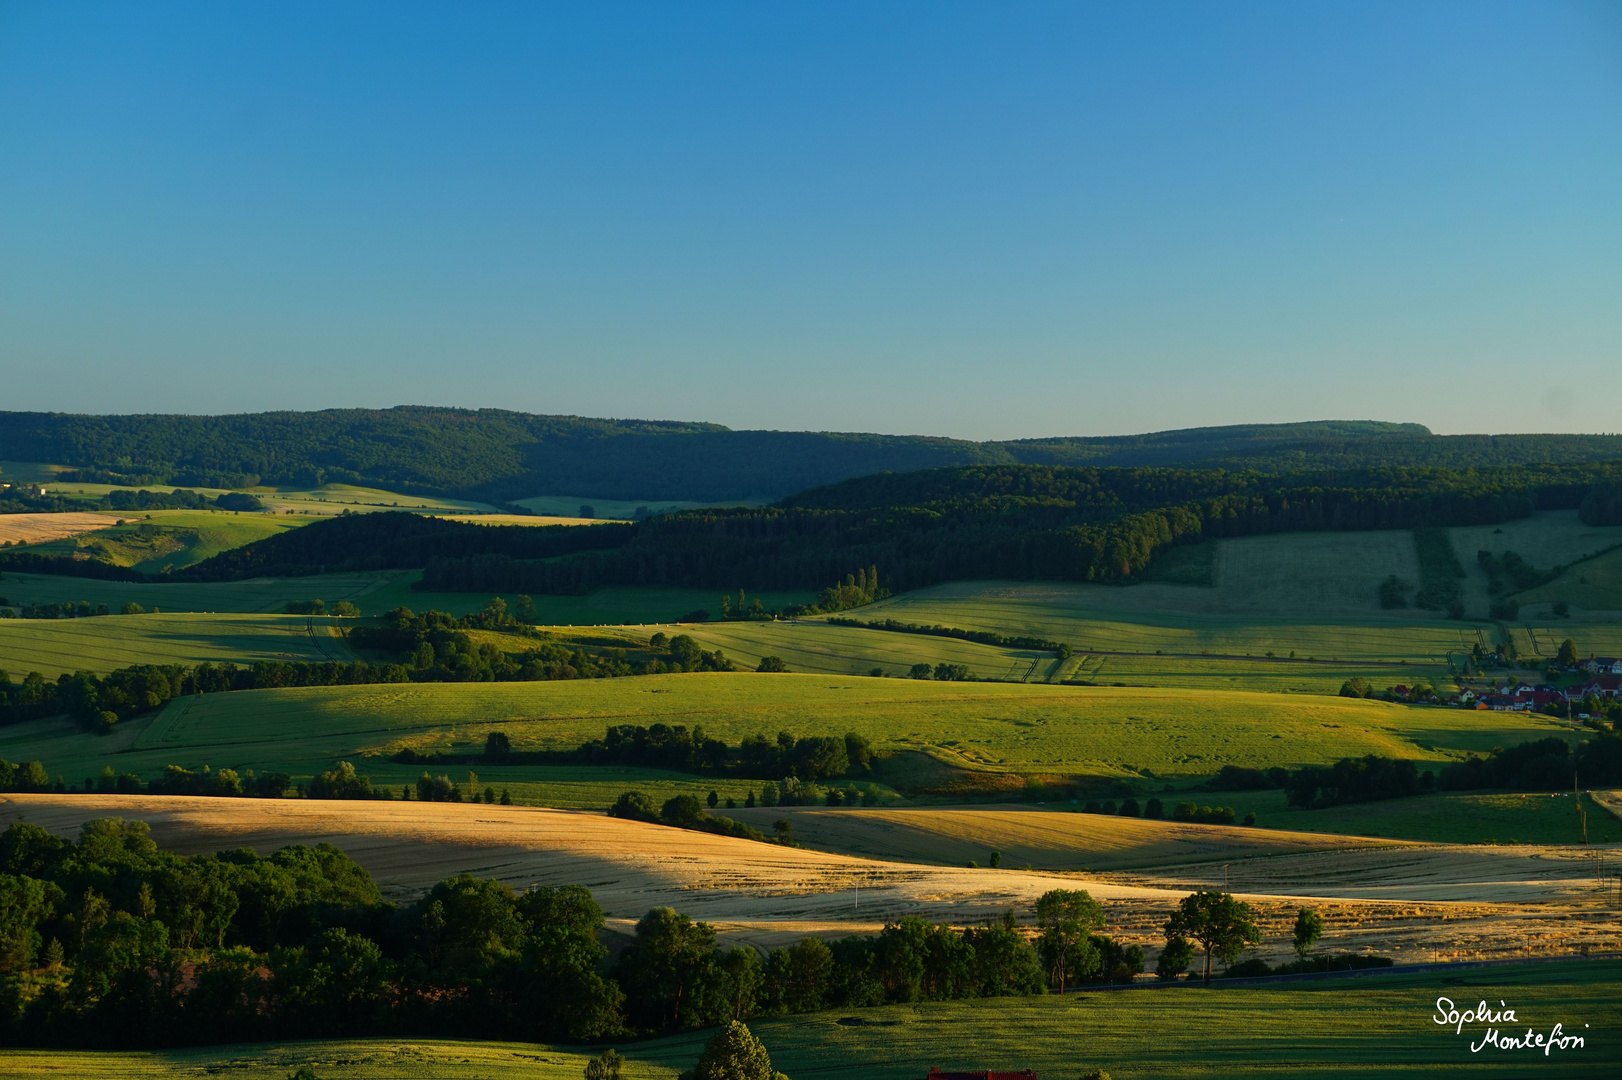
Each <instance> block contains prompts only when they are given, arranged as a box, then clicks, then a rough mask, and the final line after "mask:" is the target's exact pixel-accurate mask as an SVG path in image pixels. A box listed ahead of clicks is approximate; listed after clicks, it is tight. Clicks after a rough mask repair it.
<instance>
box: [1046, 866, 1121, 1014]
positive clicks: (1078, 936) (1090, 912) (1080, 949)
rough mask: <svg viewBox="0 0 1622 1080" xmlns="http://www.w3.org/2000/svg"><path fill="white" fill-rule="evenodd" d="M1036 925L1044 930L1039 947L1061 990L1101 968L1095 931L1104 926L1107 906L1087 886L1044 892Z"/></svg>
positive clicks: (1049, 970) (1050, 973) (1051, 976)
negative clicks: (1095, 943)
mask: <svg viewBox="0 0 1622 1080" xmlns="http://www.w3.org/2000/svg"><path fill="white" fill-rule="evenodd" d="M1036 925H1037V926H1039V927H1041V931H1042V932H1041V935H1040V936H1039V937H1038V938H1037V939H1036V940H1037V945H1036V947H1037V951H1038V953H1039V954H1040V955H1041V957H1042V963H1043V964H1044V965H1045V966H1046V967H1047V970H1048V978H1049V981H1050V982H1053V983H1057V984H1058V987H1059V993H1061V994H1062V993H1064V990H1065V985H1066V983H1067V982H1069V981H1071V980H1073V979H1081V978H1085V977H1087V976H1088V975H1091V974H1092V973H1093V972H1095V971H1097V970H1098V965H1099V963H1100V958H1099V955H1098V949H1097V948H1096V947H1094V946H1093V943H1092V935H1093V933H1094V932H1095V931H1098V930H1102V929H1103V928H1104V907H1103V905H1102V904H1100V903H1099V902H1098V901H1097V900H1094V899H1093V898H1092V894H1091V893H1089V892H1087V890H1086V889H1052V890H1049V891H1048V892H1045V893H1043V894H1042V896H1041V897H1040V898H1039V899H1038V900H1037V901H1036Z"/></svg>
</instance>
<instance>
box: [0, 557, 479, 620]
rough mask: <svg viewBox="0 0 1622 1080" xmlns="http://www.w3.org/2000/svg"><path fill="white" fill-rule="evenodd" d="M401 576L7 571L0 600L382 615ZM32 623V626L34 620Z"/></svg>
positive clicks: (207, 610) (202, 610) (205, 610)
mask: <svg viewBox="0 0 1622 1080" xmlns="http://www.w3.org/2000/svg"><path fill="white" fill-rule="evenodd" d="M401 576H402V575H401V572H400V571H393V572H379V573H371V574H322V575H319V576H315V577H301V578H252V579H249V580H246V581H221V582H207V583H202V584H193V583H189V582H182V583H176V584H172V585H171V584H167V583H165V584H153V585H148V584H144V583H138V582H130V581H97V580H95V579H94V578H80V577H65V576H61V575H56V574H19V573H16V572H14V571H10V570H8V571H5V572H4V574H0V595H4V596H5V597H6V599H8V600H10V601H11V602H12V604H13V605H22V604H56V603H63V602H68V603H74V604H77V603H80V602H84V603H88V604H91V605H92V606H94V605H96V604H106V605H107V606H108V608H110V609H111V610H113V611H118V610H121V609H122V608H123V607H124V605H125V604H130V603H135V604H140V605H141V606H142V607H144V608H146V609H147V610H149V611H151V610H153V609H157V610H160V611H163V612H196V613H214V612H238V613H243V614H267V613H273V612H279V611H282V610H284V609H285V608H286V607H287V604H288V603H289V602H290V601H293V600H315V599H321V600H325V601H326V602H327V603H329V604H330V603H334V602H335V601H338V600H349V601H352V602H353V603H355V604H356V605H357V606H359V607H360V608H361V610H362V611H363V612H365V613H366V614H381V612H382V611H386V610H388V609H387V608H379V609H378V610H377V611H373V610H372V608H373V607H375V606H376V605H375V604H373V603H371V602H369V601H367V600H366V597H367V596H368V595H369V594H370V593H373V592H376V591H378V590H380V589H382V588H384V587H385V586H388V585H390V584H392V583H394V582H395V581H396V580H398V579H399V578H400V577H401ZM489 599H490V598H489V597H488V596H484V597H481V598H480V600H479V606H481V607H482V606H483V605H484V602H485V601H487V600H489ZM393 606H395V605H394V604H390V605H389V607H393ZM28 622H30V623H32V622H33V620H28Z"/></svg>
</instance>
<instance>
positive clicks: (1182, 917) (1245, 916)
mask: <svg viewBox="0 0 1622 1080" xmlns="http://www.w3.org/2000/svg"><path fill="white" fill-rule="evenodd" d="M1165 932H1166V941H1167V942H1168V943H1170V942H1171V941H1172V939H1174V938H1178V937H1186V938H1189V939H1191V940H1193V941H1195V942H1197V943H1199V945H1200V947H1201V948H1202V949H1204V950H1205V985H1207V986H1210V985H1211V957H1212V956H1216V957H1219V958H1220V959H1221V960H1222V962H1223V963H1224V964H1231V963H1233V962H1234V960H1235V959H1237V958H1238V956H1239V954H1240V953H1241V952H1243V951H1244V950H1245V948H1246V946H1249V945H1255V944H1256V943H1257V942H1259V941H1261V939H1262V932H1261V929H1260V928H1259V927H1258V926H1257V925H1256V913H1255V912H1254V911H1252V910H1251V907H1250V905H1249V904H1247V903H1245V902H1244V901H1242V900H1235V899H1234V898H1233V896H1232V895H1231V894H1229V893H1225V892H1217V891H1215V890H1214V889H1211V890H1201V891H1200V892H1196V893H1191V894H1190V895H1188V896H1185V897H1183V899H1182V900H1181V902H1179V903H1178V905H1177V908H1176V910H1175V911H1173V912H1172V914H1171V918H1169V919H1167V920H1166V925H1165Z"/></svg>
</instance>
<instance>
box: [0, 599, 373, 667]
mask: <svg viewBox="0 0 1622 1080" xmlns="http://www.w3.org/2000/svg"><path fill="white" fill-rule="evenodd" d="M332 621H333V620H331V619H325V618H317V619H313V620H312V619H309V618H306V617H305V616H302V615H299V616H295V615H168V614H162V615H104V616H103V615H98V616H95V617H92V618H88V619H49V620H47V619H6V620H0V668H3V669H5V670H7V671H10V672H12V673H14V675H15V676H17V677H21V676H22V675H23V674H25V673H27V672H30V671H38V672H40V673H41V674H43V675H45V676H46V677H47V678H52V679H54V678H55V677H56V676H57V675H59V674H60V673H62V672H64V671H93V672H95V673H97V674H98V675H104V674H106V673H107V672H109V671H111V670H113V669H114V668H121V667H129V666H131V665H132V664H199V663H202V662H203V661H205V660H211V661H213V662H215V663H233V664H251V663H253V662H254V661H256V660H305V661H321V660H352V659H354V654H353V653H352V652H350V650H349V648H348V647H347V646H346V645H345V644H344V642H343V640H342V639H341V638H339V637H336V636H334V632H333V627H332V625H331V623H332ZM311 627H313V630H312V629H311Z"/></svg>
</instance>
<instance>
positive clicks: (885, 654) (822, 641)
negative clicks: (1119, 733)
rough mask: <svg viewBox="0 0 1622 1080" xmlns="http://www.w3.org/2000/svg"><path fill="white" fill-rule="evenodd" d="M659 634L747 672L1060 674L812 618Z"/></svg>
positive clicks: (1040, 678)
mask: <svg viewBox="0 0 1622 1080" xmlns="http://www.w3.org/2000/svg"><path fill="white" fill-rule="evenodd" d="M657 629H659V630H663V631H665V632H666V633H668V634H689V635H691V636H692V637H693V639H694V640H696V641H697V642H698V643H699V644H701V645H703V646H704V647H705V648H708V649H716V648H718V649H721V650H723V651H724V652H725V653H726V654H727V656H729V657H731V658H732V659H733V660H736V661H738V662H739V663H742V664H745V665H747V666H748V667H751V668H753V667H755V666H756V665H757V664H759V663H760V658H761V657H763V656H779V657H782V659H783V661H784V662H785V663H786V664H787V665H788V668H789V670H790V671H795V672H807V673H814V674H818V675H824V674H826V675H867V674H869V673H870V672H871V671H872V669H873V668H880V669H881V670H883V672H884V673H885V674H886V675H890V676H904V675H906V674H907V672H908V670H909V669H910V668H911V667H912V666H913V665H914V664H929V665H931V666H933V665H935V664H942V663H945V664H962V665H964V666H965V667H967V668H968V669H969V671H970V673H971V674H973V675H974V676H975V677H976V678H981V679H1001V678H1009V677H1014V678H1018V677H1021V676H1023V675H1024V674H1025V673H1026V672H1030V673H1031V679H1030V681H1032V682H1047V681H1048V677H1049V675H1051V674H1052V673H1054V672H1055V671H1056V670H1057V669H1058V661H1057V660H1055V659H1054V656H1053V654H1052V653H1051V652H1039V651H1036V650H1033V649H1005V648H1002V647H1000V646H996V645H978V644H975V643H974V642H972V641H957V640H954V639H952V638H938V637H927V636H924V635H921V634H896V633H890V632H888V631H883V630H861V629H856V628H854V627H848V626H829V625H828V624H827V623H823V622H819V621H816V620H812V619H798V620H782V621H777V622H746V621H738V622H715V623H697V624H686V625H682V626H660V627H657ZM644 632H646V631H644ZM1033 661H1034V662H1035V666H1034V668H1033V667H1032V662H1033ZM1337 685H1338V684H1337Z"/></svg>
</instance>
